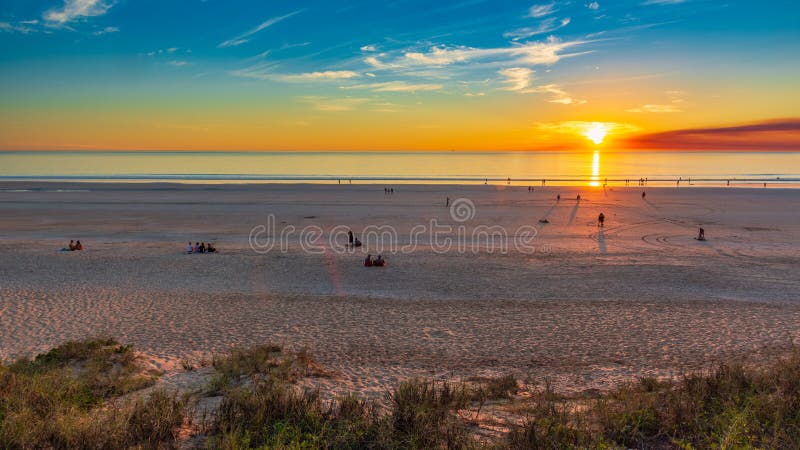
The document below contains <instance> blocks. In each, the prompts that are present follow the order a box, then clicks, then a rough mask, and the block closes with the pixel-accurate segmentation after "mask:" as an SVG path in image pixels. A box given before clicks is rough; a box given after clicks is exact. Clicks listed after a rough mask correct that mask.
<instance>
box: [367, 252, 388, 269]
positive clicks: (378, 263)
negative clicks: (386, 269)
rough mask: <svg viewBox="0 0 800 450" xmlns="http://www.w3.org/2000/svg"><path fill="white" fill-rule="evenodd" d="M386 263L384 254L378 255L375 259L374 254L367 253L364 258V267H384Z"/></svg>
mask: <svg viewBox="0 0 800 450" xmlns="http://www.w3.org/2000/svg"><path fill="white" fill-rule="evenodd" d="M385 265H386V260H385V259H383V256H381V255H378V257H377V258H375V259H373V258H372V255H369V254H368V255H367V257H366V258H365V259H364V267H383V266H385Z"/></svg>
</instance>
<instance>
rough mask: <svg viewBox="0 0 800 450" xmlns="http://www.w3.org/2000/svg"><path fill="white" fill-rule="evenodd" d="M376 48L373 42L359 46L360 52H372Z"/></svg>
mask: <svg viewBox="0 0 800 450" xmlns="http://www.w3.org/2000/svg"><path fill="white" fill-rule="evenodd" d="M376 50H378V47H376V46H375V45H373V44H370V45H365V46H363V47H361V51H362V52H374V51H376Z"/></svg>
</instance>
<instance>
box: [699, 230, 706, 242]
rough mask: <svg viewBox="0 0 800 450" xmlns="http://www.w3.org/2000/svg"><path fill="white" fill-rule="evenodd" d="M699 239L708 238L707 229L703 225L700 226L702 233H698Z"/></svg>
mask: <svg viewBox="0 0 800 450" xmlns="http://www.w3.org/2000/svg"><path fill="white" fill-rule="evenodd" d="M697 240H698V241H705V240H706V230H704V229H703V227H700V233H698V234H697Z"/></svg>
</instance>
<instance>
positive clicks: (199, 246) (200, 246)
mask: <svg viewBox="0 0 800 450" xmlns="http://www.w3.org/2000/svg"><path fill="white" fill-rule="evenodd" d="M186 253H217V249H216V248H215V247H214V246H213V245H211V243H210V242H209V243H208V245H207V246H206V243H205V242H195V243H194V247H192V242H191V241H189V245H187V246H186Z"/></svg>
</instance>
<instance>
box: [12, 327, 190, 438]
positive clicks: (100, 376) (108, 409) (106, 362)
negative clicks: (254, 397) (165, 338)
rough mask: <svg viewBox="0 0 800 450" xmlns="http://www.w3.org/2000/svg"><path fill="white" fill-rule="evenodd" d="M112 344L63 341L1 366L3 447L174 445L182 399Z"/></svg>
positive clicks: (126, 350)
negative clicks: (147, 391) (149, 389)
mask: <svg viewBox="0 0 800 450" xmlns="http://www.w3.org/2000/svg"><path fill="white" fill-rule="evenodd" d="M154 381H155V375H153V374H149V373H147V372H146V371H144V370H143V369H142V367H141V366H140V365H139V364H138V361H137V358H136V356H135V354H134V353H133V350H132V349H131V347H129V346H125V345H120V344H119V343H117V342H116V341H115V340H113V339H109V338H97V339H90V340H86V341H72V342H67V343H65V344H63V345H61V346H59V347H56V348H54V349H53V350H51V351H49V352H47V353H44V354H41V355H39V356H37V357H36V358H34V359H27V358H21V359H18V360H17V361H14V362H13V363H11V364H8V365H4V366H0V448H9V449H14V448H126V447H131V446H148V447H151V446H157V445H160V444H169V443H170V442H172V441H173V440H174V434H173V431H174V429H175V427H177V426H178V425H180V424H181V423H182V422H183V420H184V417H185V412H186V410H187V402H186V400H185V399H182V398H179V397H178V395H177V394H174V393H167V392H164V391H162V390H155V391H153V392H151V393H150V394H149V395H148V396H146V397H144V396H139V397H131V398H125V397H126V396H127V395H128V394H131V393H135V392H137V391H141V390H142V389H144V388H147V387H149V386H151V385H152V384H153V383H154Z"/></svg>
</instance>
